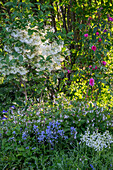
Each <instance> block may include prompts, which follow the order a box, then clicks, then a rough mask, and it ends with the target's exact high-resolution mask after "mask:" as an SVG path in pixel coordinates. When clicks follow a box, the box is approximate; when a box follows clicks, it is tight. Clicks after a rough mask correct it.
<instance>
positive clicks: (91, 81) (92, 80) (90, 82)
mask: <svg viewBox="0 0 113 170" xmlns="http://www.w3.org/2000/svg"><path fill="white" fill-rule="evenodd" d="M89 85H90V86H94V79H93V78H91V79H90V80H89Z"/></svg>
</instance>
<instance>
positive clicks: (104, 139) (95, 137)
mask: <svg viewBox="0 0 113 170" xmlns="http://www.w3.org/2000/svg"><path fill="white" fill-rule="evenodd" d="M81 137H82V138H81V141H82V142H85V143H86V145H87V146H89V147H91V148H94V150H95V151H102V150H103V149H104V148H107V147H109V148H110V144H111V143H113V137H112V136H111V135H110V134H109V131H106V132H104V133H103V135H102V134H101V133H98V131H96V132H93V134H92V135H91V134H90V131H89V129H87V131H86V132H85V134H84V135H83V134H82V135H81Z"/></svg>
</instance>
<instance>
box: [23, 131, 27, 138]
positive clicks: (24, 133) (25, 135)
mask: <svg viewBox="0 0 113 170" xmlns="http://www.w3.org/2000/svg"><path fill="white" fill-rule="evenodd" d="M26 137H27V134H26V132H23V134H22V139H24V140H26V139H27V138H26Z"/></svg>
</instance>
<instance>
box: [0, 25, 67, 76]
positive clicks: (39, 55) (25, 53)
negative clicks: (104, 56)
mask: <svg viewBox="0 0 113 170" xmlns="http://www.w3.org/2000/svg"><path fill="white" fill-rule="evenodd" d="M48 28H49V32H52V33H54V29H53V28H51V27H45V30H44V31H43V32H41V31H39V30H38V28H37V27H34V28H30V27H29V26H28V27H26V29H24V30H22V29H13V30H11V29H9V28H8V27H7V31H8V33H10V36H11V37H12V38H13V39H14V43H12V44H11V45H9V44H6V45H4V51H5V52H7V54H8V56H9V59H8V60H9V63H6V62H0V72H2V74H3V75H4V76H5V75H9V74H11V73H12V74H16V73H19V74H20V75H25V74H26V73H27V72H29V70H28V68H26V67H25V63H27V65H28V64H30V66H32V68H34V69H35V70H36V71H37V74H39V72H40V71H44V70H46V69H47V70H48V71H49V72H51V71H52V70H58V69H61V62H62V61H63V60H64V57H63V55H62V54H63V53H62V48H63V47H64V42H63V41H61V40H59V44H58V43H57V42H56V41H53V42H51V43H50V42H49V40H48V39H47V40H45V41H43V39H44V37H45V36H46V33H47V29H48ZM29 30H31V31H32V30H34V31H33V34H32V35H29V34H28V31H29ZM7 38H8V37H7ZM18 42H19V45H18ZM20 44H21V45H20ZM66 50H67V49H66ZM14 54H16V55H14ZM69 54H70V53H69V51H68V50H67V55H69ZM48 56H50V59H48V58H49V57H48ZM20 57H21V58H22V60H20V59H19V58H20ZM2 60H3V59H2ZM12 60H15V62H13V63H12V62H11V61H12ZM40 61H42V62H40ZM1 63H2V64H1ZM5 66H6V67H7V69H6V68H5Z"/></svg>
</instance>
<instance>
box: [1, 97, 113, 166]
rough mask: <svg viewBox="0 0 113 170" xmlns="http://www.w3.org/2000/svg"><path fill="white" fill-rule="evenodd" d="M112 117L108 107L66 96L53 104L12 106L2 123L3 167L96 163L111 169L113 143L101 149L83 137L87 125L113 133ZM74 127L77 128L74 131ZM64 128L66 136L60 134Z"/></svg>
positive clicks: (91, 128)
mask: <svg viewBox="0 0 113 170" xmlns="http://www.w3.org/2000/svg"><path fill="white" fill-rule="evenodd" d="M4 114H5V113H4ZM111 116H112V114H110V111H109V112H108V111H107V110H106V109H104V108H100V107H97V106H95V107H94V105H92V104H91V103H90V104H89V103H85V102H84V103H83V102H76V101H70V100H68V99H66V98H65V97H63V96H62V97H60V96H59V97H58V98H56V99H54V103H53V104H52V105H51V104H49V103H42V104H41V103H40V104H34V105H29V107H27V108H25V107H24V108H23V107H22V108H21V109H20V108H17V109H13V108H10V109H9V111H8V113H7V116H5V115H4V118H3V119H2V121H1V124H0V127H1V134H0V138H1V140H2V145H1V152H0V157H1V167H2V168H5V167H7V168H26V167H32V168H38V169H41V168H42V167H43V168H44V167H45V168H46V169H47V168H50V167H51V168H59V167H61V168H67V169H69V168H81V169H83V168H84V167H87V168H89V167H90V164H92V165H93V166H94V167H95V168H96V167H97V166H99V167H100V168H101V167H104V166H106V167H107V168H108V167H110V164H111V165H112V163H111V162H112V150H113V146H112V144H111V145H110V146H111V148H110V149H109V148H104V149H103V150H102V151H101V152H98V151H95V150H94V149H93V148H89V147H88V146H86V145H85V143H82V142H81V140H80V138H81V134H84V133H85V131H86V129H87V127H89V129H90V132H91V133H92V132H93V131H94V130H96V129H97V128H98V131H99V132H101V133H104V132H105V131H106V130H107V129H108V130H109V131H110V134H112V135H113V133H112V132H113V131H112V128H113V127H112V126H111V125H112V121H111V120H112V118H111ZM6 117H7V119H6ZM110 118H111V119H110ZM55 122H57V123H55ZM71 127H72V128H73V127H74V128H75V129H76V131H71ZM62 130H63V131H64V135H63V133H62V134H60V133H61V131H62ZM51 132H52V133H51ZM42 134H43V135H42ZM58 154H59V157H58ZM107 156H109V159H107ZM97 158H98V159H97ZM61 160H62V161H61ZM80 160H81V161H80ZM47 162H48V163H47ZM72 162H73V164H72Z"/></svg>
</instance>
